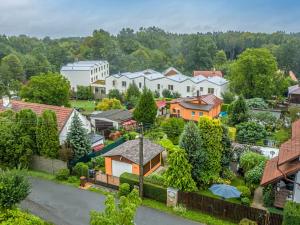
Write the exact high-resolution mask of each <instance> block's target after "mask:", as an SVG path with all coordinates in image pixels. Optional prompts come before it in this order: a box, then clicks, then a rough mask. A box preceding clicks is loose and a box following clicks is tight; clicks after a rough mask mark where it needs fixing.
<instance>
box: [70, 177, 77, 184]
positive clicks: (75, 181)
mask: <svg viewBox="0 0 300 225" xmlns="http://www.w3.org/2000/svg"><path fill="white" fill-rule="evenodd" d="M68 182H69V183H78V182H79V179H78V177H76V176H70V177H68Z"/></svg>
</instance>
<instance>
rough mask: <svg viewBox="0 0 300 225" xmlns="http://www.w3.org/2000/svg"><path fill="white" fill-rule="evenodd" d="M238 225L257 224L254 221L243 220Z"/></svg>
mask: <svg viewBox="0 0 300 225" xmlns="http://www.w3.org/2000/svg"><path fill="white" fill-rule="evenodd" d="M239 225H257V223H256V222H255V221H252V220H249V219H247V218H244V219H242V220H241V221H240V222H239Z"/></svg>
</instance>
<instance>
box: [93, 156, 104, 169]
mask: <svg viewBox="0 0 300 225" xmlns="http://www.w3.org/2000/svg"><path fill="white" fill-rule="evenodd" d="M92 163H93V164H94V167H104V165H105V159H104V157H102V156H98V157H95V158H93V159H92Z"/></svg>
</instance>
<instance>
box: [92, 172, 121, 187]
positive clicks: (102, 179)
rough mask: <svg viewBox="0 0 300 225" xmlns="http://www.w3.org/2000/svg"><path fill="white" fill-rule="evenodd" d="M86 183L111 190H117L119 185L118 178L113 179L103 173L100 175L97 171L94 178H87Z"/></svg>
mask: <svg viewBox="0 0 300 225" xmlns="http://www.w3.org/2000/svg"><path fill="white" fill-rule="evenodd" d="M88 181H89V182H91V183H94V184H98V185H101V186H104V187H109V188H112V189H116V190H118V189H119V185H120V178H119V177H114V176H111V175H107V174H105V173H102V172H100V171H98V172H97V173H96V175H95V177H94V178H88Z"/></svg>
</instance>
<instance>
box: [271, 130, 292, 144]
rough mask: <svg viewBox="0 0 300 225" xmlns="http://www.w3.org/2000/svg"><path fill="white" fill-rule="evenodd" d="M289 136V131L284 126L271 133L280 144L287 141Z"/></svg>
mask: <svg viewBox="0 0 300 225" xmlns="http://www.w3.org/2000/svg"><path fill="white" fill-rule="evenodd" d="M290 136H291V131H290V129H286V128H281V129H280V130H278V131H275V133H274V134H273V138H274V139H275V141H277V142H278V144H282V143H283V142H285V141H287V140H288V139H289V138H290Z"/></svg>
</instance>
